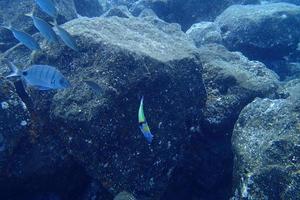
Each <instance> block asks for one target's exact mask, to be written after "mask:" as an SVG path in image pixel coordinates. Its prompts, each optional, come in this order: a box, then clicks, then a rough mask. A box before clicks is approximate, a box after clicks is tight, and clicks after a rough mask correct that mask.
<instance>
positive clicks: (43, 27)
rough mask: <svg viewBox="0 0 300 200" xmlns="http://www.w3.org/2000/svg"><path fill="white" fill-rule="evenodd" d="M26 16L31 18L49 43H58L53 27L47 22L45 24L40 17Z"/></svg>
mask: <svg viewBox="0 0 300 200" xmlns="http://www.w3.org/2000/svg"><path fill="white" fill-rule="evenodd" d="M25 15H26V16H28V17H31V19H32V20H33V24H34V26H35V27H36V28H37V29H38V30H39V31H40V33H41V34H42V35H43V36H44V37H45V38H46V39H47V40H48V41H49V42H58V40H57V35H56V33H55V32H54V31H53V29H52V27H51V26H50V25H49V24H48V23H47V22H45V21H44V20H42V19H41V18H39V17H35V16H33V13H29V14H25Z"/></svg>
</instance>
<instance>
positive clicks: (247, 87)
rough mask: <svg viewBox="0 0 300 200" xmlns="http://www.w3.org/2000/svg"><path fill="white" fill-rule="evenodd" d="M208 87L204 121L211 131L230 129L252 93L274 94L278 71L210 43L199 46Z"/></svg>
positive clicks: (255, 94) (256, 94) (276, 86)
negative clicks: (275, 71)
mask: <svg viewBox="0 0 300 200" xmlns="http://www.w3.org/2000/svg"><path fill="white" fill-rule="evenodd" d="M199 51H200V56H201V61H202V64H203V79H204V82H205V86H206V90H207V102H206V107H205V109H204V124H203V126H205V127H207V129H208V130H211V131H212V132H216V133H217V132H223V133H224V130H230V129H232V127H233V125H234V123H235V121H236V119H237V118H238V116H239V113H240V111H241V110H242V109H243V108H244V107H245V106H246V105H247V104H248V103H250V102H251V101H252V100H253V99H254V98H255V97H265V96H273V95H274V94H275V92H276V89H277V88H278V77H277V75H276V74H275V73H274V72H273V71H271V70H269V69H267V68H266V66H265V65H264V64H262V63H260V62H257V61H249V60H248V59H247V58H246V57H245V56H243V55H242V54H241V53H239V52H230V51H228V50H227V49H226V48H225V47H224V46H222V45H217V44H212V45H206V46H202V47H201V48H200V49H199Z"/></svg>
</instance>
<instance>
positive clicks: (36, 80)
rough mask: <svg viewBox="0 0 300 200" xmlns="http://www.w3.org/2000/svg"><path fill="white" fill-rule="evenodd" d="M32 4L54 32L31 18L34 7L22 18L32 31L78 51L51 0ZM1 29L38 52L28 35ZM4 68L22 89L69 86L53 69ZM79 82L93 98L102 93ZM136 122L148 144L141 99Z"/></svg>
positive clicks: (149, 137)
mask: <svg viewBox="0 0 300 200" xmlns="http://www.w3.org/2000/svg"><path fill="white" fill-rule="evenodd" d="M35 3H36V5H37V6H38V7H39V8H40V9H41V10H42V11H43V12H44V13H46V14H47V15H49V16H50V17H52V18H53V23H51V25H53V26H54V28H55V29H56V31H57V34H56V32H55V31H54V30H53V27H52V26H51V25H50V24H49V23H47V22H46V21H44V20H43V19H41V18H39V17H36V16H34V11H35V9H36V5H34V6H33V9H32V11H31V12H30V13H28V14H25V15H26V16H28V17H30V18H31V19H32V21H33V24H34V26H35V28H36V29H37V30H38V31H39V32H40V34H41V35H42V36H43V37H44V38H45V39H46V40H47V41H48V42H50V43H58V42H59V40H58V37H59V38H60V39H61V40H62V41H63V42H64V44H65V45H66V46H68V47H69V48H71V49H72V50H74V51H79V48H78V46H77V44H76V41H75V39H74V38H73V37H72V36H71V35H70V33H68V32H67V31H66V30H65V29H64V28H62V27H61V26H59V25H58V23H57V20H56V18H57V16H58V14H59V13H58V10H57V8H56V6H55V4H54V2H53V0H35ZM2 27H3V28H5V29H8V30H9V31H11V32H12V34H13V36H14V37H15V38H16V39H17V40H18V41H19V42H20V43H21V44H23V45H24V46H26V47H27V48H29V49H30V50H32V51H38V50H40V49H41V48H40V45H39V44H38V42H37V41H36V40H35V39H34V38H33V37H32V36H31V35H29V34H28V33H26V32H23V31H21V30H17V29H15V28H13V27H12V26H11V25H10V24H9V25H8V26H2ZM8 66H9V68H10V70H11V73H10V74H9V75H7V76H6V78H12V77H17V78H19V79H21V80H22V82H23V83H24V85H26V87H31V88H35V89H37V90H53V89H66V88H69V87H71V84H70V82H69V81H68V80H67V78H66V77H65V76H64V75H63V74H62V73H61V72H60V71H59V70H58V69H57V68H56V67H54V66H49V65H31V66H30V67H28V68H26V69H23V70H21V69H20V68H18V67H17V66H16V65H15V64H13V63H12V62H8ZM83 82H85V83H86V84H87V85H88V86H89V87H90V88H91V90H92V91H93V92H94V94H95V95H101V94H102V93H103V88H102V87H101V86H99V84H97V83H96V82H94V81H93V80H83ZM138 123H139V128H140V130H141V132H142V134H143V136H144V137H145V139H146V141H147V142H148V143H149V144H151V143H152V140H153V135H152V133H151V131H150V127H149V125H148V123H147V121H146V118H145V115H144V97H142V98H141V100H140V106H139V109H138Z"/></svg>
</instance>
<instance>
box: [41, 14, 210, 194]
mask: <svg viewBox="0 0 300 200" xmlns="http://www.w3.org/2000/svg"><path fill="white" fill-rule="evenodd" d="M64 28H66V29H67V30H68V31H69V32H70V33H71V34H72V35H73V36H74V37H75V38H76V39H77V42H78V45H79V47H80V49H81V51H80V52H74V51H72V50H68V49H66V48H65V47H62V48H56V49H48V52H47V54H46V55H47V56H44V55H43V56H36V62H39V63H40V62H42V61H43V62H44V61H45V60H47V61H48V64H51V63H52V62H53V63H55V65H56V66H59V67H60V69H61V70H62V71H65V72H68V73H66V76H67V77H68V79H69V80H70V81H71V84H72V89H69V90H65V91H60V92H58V93H57V94H55V95H54V98H53V102H52V106H51V119H52V121H53V122H54V123H53V124H56V126H57V128H58V129H60V133H59V135H60V136H61V139H62V140H63V142H64V144H65V146H66V148H67V150H68V152H69V153H70V154H71V155H73V156H74V158H75V159H76V160H77V161H78V162H79V163H81V164H82V165H83V166H84V167H85V169H86V171H87V172H88V173H89V174H90V175H91V176H92V177H94V178H95V179H98V180H100V181H101V183H102V185H103V186H104V187H105V188H106V189H108V190H110V191H111V192H112V193H113V194H117V193H118V192H121V191H123V190H125V191H128V192H131V193H134V194H135V195H137V197H138V198H139V199H148V198H150V199H153V198H154V199H158V198H159V197H160V196H161V195H162V194H163V192H164V191H165V189H166V188H167V185H168V180H169V179H170V178H171V177H172V172H173V170H174V168H175V167H176V165H177V163H178V158H179V155H180V153H181V146H182V145H183V144H184V143H185V142H186V141H188V139H189V137H190V132H189V127H186V126H187V124H186V123H187V121H189V120H191V119H192V117H191V116H194V114H195V113H197V112H200V109H199V108H201V107H203V105H204V102H205V99H206V92H205V89H204V85H203V83H202V66H201V63H200V60H199V58H198V54H197V49H196V48H195V46H194V45H193V43H192V42H191V41H190V40H188V39H187V37H186V36H185V34H184V33H183V32H181V31H179V30H178V29H174V28H173V26H172V25H168V24H166V25H165V26H163V25H162V24H161V23H160V24H159V26H157V25H156V24H155V23H153V21H151V20H150V21H147V20H145V18H143V19H139V18H130V19H126V18H118V17H110V18H93V19H89V18H80V19H76V20H73V21H70V22H68V23H67V24H65V25H64ZM174 30H177V31H174ZM81 52H82V53H81ZM85 77H87V78H88V79H91V80H93V81H95V82H97V83H98V84H99V85H100V86H101V87H102V88H103V93H102V94H101V95H100V96H96V95H95V94H94V93H93V91H92V90H91V89H90V88H89V87H88V86H87V85H85V84H84V83H83V82H82V81H81V80H82V79H84V78H85ZM142 96H144V98H145V102H144V104H145V115H146V118H147V119H148V123H149V126H150V128H151V130H152V132H153V134H154V140H153V143H152V144H151V145H149V144H147V141H146V140H145V138H144V137H143V135H142V133H141V132H140V130H139V128H138V121H137V111H138V107H139V101H140V98H141V97H142Z"/></svg>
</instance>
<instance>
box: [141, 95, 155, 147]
mask: <svg viewBox="0 0 300 200" xmlns="http://www.w3.org/2000/svg"><path fill="white" fill-rule="evenodd" d="M138 118H139V127H140V129H141V131H142V133H143V135H144V137H145V138H146V140H147V142H148V143H151V142H152V140H153V135H152V133H151V131H150V128H149V126H148V123H147V121H146V118H145V115H144V97H142V99H141V102H140V108H139V113H138Z"/></svg>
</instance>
